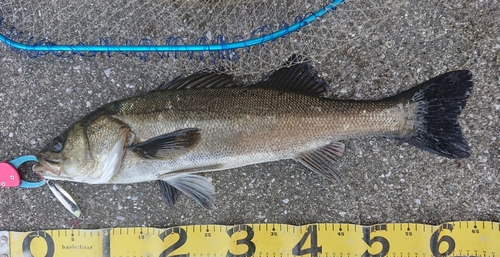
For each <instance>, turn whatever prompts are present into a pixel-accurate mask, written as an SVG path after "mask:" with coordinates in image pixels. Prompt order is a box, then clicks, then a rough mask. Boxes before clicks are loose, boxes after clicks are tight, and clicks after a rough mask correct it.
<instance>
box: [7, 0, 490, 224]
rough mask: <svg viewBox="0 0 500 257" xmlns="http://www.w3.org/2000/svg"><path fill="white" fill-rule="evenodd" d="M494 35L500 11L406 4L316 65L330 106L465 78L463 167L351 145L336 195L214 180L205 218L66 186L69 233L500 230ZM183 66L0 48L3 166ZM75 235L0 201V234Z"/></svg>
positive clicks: (33, 205)
mask: <svg viewBox="0 0 500 257" xmlns="http://www.w3.org/2000/svg"><path fill="white" fill-rule="evenodd" d="M499 23H500V2H498V1H497V0H483V1H469V0H458V1H451V0H447V1H444V0H424V1H408V2H404V4H403V5H402V7H400V8H399V9H398V10H397V11H396V12H395V13H394V14H393V15H391V16H390V17H389V18H388V19H387V20H385V21H384V22H383V23H382V24H380V25H379V26H378V27H377V28H376V29H375V30H371V31H370V32H369V33H367V34H362V35H358V36H357V37H356V39H355V40H352V42H351V43H350V44H349V45H346V46H344V47H340V48H339V49H336V50H335V51H332V52H330V53H328V55H329V57H330V59H329V60H330V61H329V62H327V63H314V60H313V62H312V64H313V66H315V68H316V69H317V71H318V73H319V74H320V75H321V76H322V77H323V78H324V79H325V80H326V81H327V82H328V83H330V84H331V85H332V89H333V91H334V94H335V97H339V98H353V99H374V98H380V97H384V96H388V95H392V94H395V93H397V92H400V91H402V90H404V89H408V88H410V87H411V86H413V85H415V84H417V83H420V82H423V81H425V80H427V79H429V78H431V77H432V76H435V75H438V74H441V73H444V72H446V71H451V70H457V69H469V70H471V71H472V73H473V75H474V90H473V94H472V96H471V97H470V99H469V101H468V104H467V106H466V108H465V110H464V111H463V114H462V115H461V119H460V125H461V126H462V128H463V132H464V134H465V137H466V138H467V140H468V143H469V144H470V146H471V149H472V155H471V157H470V158H467V159H461V160H450V159H446V158H442V157H438V156H436V155H433V154H431V153H428V152H424V151H422V150H420V149H417V148H415V147H412V146H410V145H408V144H405V143H401V142H398V141H395V140H392V139H384V138H362V139H352V140H346V141H345V143H346V154H345V156H344V157H343V159H342V167H341V169H342V177H343V183H342V184H332V183H330V182H329V181H327V180H325V179H323V178H321V177H319V176H318V175H316V174H314V173H313V172H311V171H309V170H307V169H306V168H304V167H302V166H301V165H300V164H298V163H297V162H295V161H293V160H285V161H280V162H274V163H264V164H258V165H251V166H248V167H242V168H238V169H233V170H227V171H220V172H214V173H208V174H205V175H206V176H209V177H211V178H212V180H213V184H214V185H215V187H216V193H217V199H216V201H215V204H216V206H217V210H215V211H212V212H208V211H205V210H203V209H202V208H201V207H200V206H198V205H197V204H196V203H195V202H194V201H192V200H191V199H188V197H186V196H184V195H183V196H181V197H180V199H179V201H178V202H177V204H176V205H175V207H174V208H168V207H167V206H166V205H165V204H164V203H163V200H162V198H161V196H160V194H159V191H158V189H157V186H156V183H154V182H148V183H139V184H131V185H89V184H81V183H71V182H61V183H60V184H61V185H62V186H63V187H64V188H65V189H66V190H67V191H68V192H69V193H70V194H71V195H72V196H73V197H74V199H75V200H76V202H77V203H78V204H79V206H80V208H81V209H82V211H83V212H84V215H85V220H84V221H82V222H81V223H80V224H78V226H77V228H106V227H126V226H152V227H169V226H174V225H184V224H211V223H214V224H228V225H230V224H240V223H264V222H278V223H288V224H296V225H300V224H306V223H313V222H345V223H356V224H366V225H371V224H375V223H386V222H421V223H427V224H439V223H441V222H446V221H455V220H487V221H499V220H500V195H499V193H500V181H499V177H498V172H499V165H500V159H499V158H500V149H499V147H500V143H499V142H500V135H499V133H500V121H499V116H500V55H499V53H500V26H499ZM25 29H29V28H25ZM269 44H272V43H269ZM304 54H307V53H304ZM283 59H286V56H284V57H283ZM189 62H190V60H175V59H172V58H170V59H160V58H150V60H149V61H148V62H143V61H141V60H140V59H139V58H132V57H126V56H123V55H112V57H111V58H108V57H107V56H106V55H98V56H97V57H94V58H88V57H80V56H71V57H68V58H58V57H55V56H52V55H48V56H45V57H40V58H34V59H30V58H28V57H27V56H26V55H25V54H22V53H18V52H15V51H12V50H11V49H10V48H8V47H5V46H3V45H2V44H0V142H1V147H0V158H1V159H9V158H14V157H17V156H19V155H25V154H33V153H35V152H37V151H39V150H40V149H41V148H42V147H43V146H44V145H45V144H46V143H48V142H49V140H51V138H53V137H55V136H56V135H57V134H59V133H60V132H62V131H63V130H64V129H65V128H66V127H68V126H69V125H71V124H72V123H73V122H74V121H76V120H78V119H79V118H80V117H82V116H83V115H85V114H86V113H88V112H90V111H92V110H93V109H95V108H96V107H98V106H100V105H102V104H104V103H107V102H109V101H112V100H116V99H121V98H124V97H127V96H133V95H137V94H140V93H144V92H147V91H148V90H151V89H153V88H155V87H156V86H157V85H159V84H160V83H162V82H164V81H168V80H171V79H173V78H175V77H177V76H179V75H181V74H182V72H180V71H184V70H188V71H190V72H194V71H197V69H195V68H192V69H191V70H190V67H195V65H193V66H189V65H190V64H189ZM186 65H188V66H186ZM72 221H73V217H72V216H71V215H70V214H69V212H67V211H66V210H65V209H64V207H63V206H62V205H61V204H59V202H58V201H57V200H56V199H55V198H54V196H53V195H52V193H51V192H50V191H49V189H48V187H47V186H43V187H41V188H36V189H13V188H4V189H0V230H17V231H30V230H36V229H57V228H68V227H69V226H70V225H71V224H72Z"/></svg>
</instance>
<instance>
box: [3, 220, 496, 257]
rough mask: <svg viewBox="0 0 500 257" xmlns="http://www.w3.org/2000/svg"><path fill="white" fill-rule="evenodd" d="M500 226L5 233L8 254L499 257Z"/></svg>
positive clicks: (330, 225)
mask: <svg viewBox="0 0 500 257" xmlns="http://www.w3.org/2000/svg"><path fill="white" fill-rule="evenodd" d="M499 241H500V223H496V222H488V221H460V222H449V223H444V224H441V225H438V226H432V225H425V224H417V223H389V224H377V225H373V226H362V225H354V224H340V223H318V224H309V225H304V226H292V225H286V224H274V223H267V224H241V225H235V226H223V225H188V226H178V227H171V228H166V229H160V228H151V227H130V228H128V227H126V228H108V229H96V230H80V229H74V230H46V231H43V230H41V231H32V232H13V231H0V256H3V255H2V254H6V256H23V257H24V256H47V257H51V256H57V257H59V256H78V255H80V256H121V257H127V256H130V257H133V256H161V257H251V256H253V257H292V256H305V257H368V256H390V257H432V256H463V255H469V256H470V255H472V256H483V257H495V255H497V254H498V253H499V252H500V243H499Z"/></svg>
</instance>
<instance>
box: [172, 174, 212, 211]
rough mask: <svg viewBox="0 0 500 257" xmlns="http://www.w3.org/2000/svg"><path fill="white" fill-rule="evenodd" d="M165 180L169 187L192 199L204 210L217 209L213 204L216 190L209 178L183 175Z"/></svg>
mask: <svg viewBox="0 0 500 257" xmlns="http://www.w3.org/2000/svg"><path fill="white" fill-rule="evenodd" d="M163 180H164V181H165V182H166V183H167V184H168V185H170V186H172V187H174V188H176V189H177V190H179V191H181V192H183V193H184V194H186V195H187V196H189V197H191V198H192V199H193V200H195V201H196V202H197V203H198V204H199V205H201V206H203V208H205V209H207V210H215V209H216V208H215V205H214V204H213V203H212V199H213V198H214V195H215V189H214V186H213V185H212V182H211V181H210V180H209V179H208V178H206V177H203V176H199V175H194V174H181V175H174V176H169V177H166V178H164V179H163Z"/></svg>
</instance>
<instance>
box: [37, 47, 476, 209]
mask: <svg viewBox="0 0 500 257" xmlns="http://www.w3.org/2000/svg"><path fill="white" fill-rule="evenodd" d="M296 60H297V57H292V58H290V59H289V60H288V62H287V65H285V66H283V67H282V68H280V69H278V70H277V71H275V72H274V73H272V74H271V75H270V76H268V77H267V78H266V79H263V80H261V81H260V82H257V83H255V84H252V85H240V84H239V83H236V82H235V80H234V78H233V77H232V76H230V75H228V74H224V73H216V72H197V73H194V74H192V75H189V76H185V77H178V78H176V79H174V80H172V81H171V82H169V83H163V84H161V85H160V86H159V87H158V88H156V89H154V90H152V91H150V92H147V93H145V94H142V95H139V96H133V97H129V98H126V99H123V100H118V101H114V102H111V103H108V104H105V105H103V106H101V107H99V108H97V109H95V110H94V111H93V112H91V113H89V114H88V115H86V116H85V117H83V118H82V119H80V120H78V121H77V122H76V123H74V124H73V125H72V126H70V127H69V128H68V129H67V130H65V131H64V132H63V133H61V134H60V135H58V136H57V137H55V138H54V139H52V140H51V141H50V142H49V143H48V144H47V145H46V146H45V147H44V148H43V149H42V150H41V151H40V152H39V153H38V154H37V155H36V156H37V158H38V160H39V163H37V164H36V165H35V166H34V167H33V170H34V171H35V172H36V173H38V174H40V175H41V176H43V177H44V178H46V179H51V180H68V181H74V182H83V183H89V184H124V183H138V182H146V181H157V184H158V187H159V190H160V192H161V195H162V196H163V199H164V201H165V202H166V204H167V205H169V206H173V205H174V204H175V202H176V200H177V198H178V196H179V194H180V192H182V193H184V194H186V195H187V196H189V197H191V198H192V199H194V200H195V201H196V202H197V203H198V204H199V205H201V206H202V207H204V208H206V209H208V210H213V209H215V205H214V204H213V201H214V199H215V188H214V186H213V184H212V182H211V181H210V180H209V179H208V178H207V177H205V176H203V175H200V174H199V173H203V172H212V171H220V170H228V169H232V168H236V167H241V166H246V165H251V164H257V163H264V162H272V161H279V160H283V159H294V160H296V161H298V162H299V163H301V164H303V165H304V166H305V167H307V168H309V169H310V170H312V171H314V172H315V173H317V174H319V175H321V176H322V177H325V178H326V179H328V180H331V181H340V180H341V170H340V165H341V157H342V155H343V154H344V151H345V145H344V143H343V141H345V140H348V139H351V138H366V137H386V138H394V139H395V140H400V141H403V142H407V143H409V144H410V145H413V146H416V147H418V148H421V149H423V150H425V151H428V152H431V153H434V154H437V155H440V156H444V157H447V158H451V159H459V158H467V157H469V156H470V148H469V145H468V144H467V142H466V140H465V138H464V136H463V133H462V130H461V127H460V125H459V123H458V118H459V116H460V114H461V112H462V110H463V109H464V108H465V105H466V102H467V99H468V98H469V96H470V95H471V93H472V87H473V82H472V73H471V72H470V71H468V70H457V71H451V72H447V73H444V74H441V75H439V76H436V77H434V78H432V79H430V80H428V81H426V82H423V83H421V84H419V85H417V86H415V87H413V88H410V89H408V90H405V91H403V92H401V93H399V94H397V95H394V96H390V97H385V98H382V99H379V100H337V99H332V98H331V91H330V88H329V86H328V84H327V83H326V82H325V80H323V79H322V78H320V77H319V76H318V75H317V74H316V72H315V71H314V69H313V68H312V66H311V64H310V63H309V62H308V61H304V62H298V61H296Z"/></svg>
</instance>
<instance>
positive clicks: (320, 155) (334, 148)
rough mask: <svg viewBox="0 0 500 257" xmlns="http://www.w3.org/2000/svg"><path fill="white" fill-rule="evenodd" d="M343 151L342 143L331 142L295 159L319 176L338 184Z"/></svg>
mask: <svg viewBox="0 0 500 257" xmlns="http://www.w3.org/2000/svg"><path fill="white" fill-rule="evenodd" d="M344 150H345V146H344V144H343V143H341V142H331V143H330V144H328V145H325V146H322V147H320V148H317V149H313V150H310V151H307V152H303V153H300V154H299V155H298V156H297V157H295V159H296V160H297V161H299V162H300V163H302V164H303V165H304V166H306V167H307V168H309V169H311V170H312V171H314V172H316V173H318V174H319V175H321V176H323V177H325V178H327V179H329V180H332V181H333V180H336V181H338V182H339V183H340V182H341V181H342V178H341V177H340V175H339V161H340V158H341V157H342V155H343V154H344Z"/></svg>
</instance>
